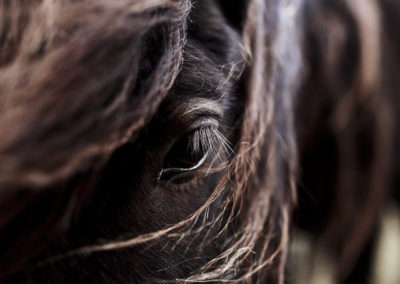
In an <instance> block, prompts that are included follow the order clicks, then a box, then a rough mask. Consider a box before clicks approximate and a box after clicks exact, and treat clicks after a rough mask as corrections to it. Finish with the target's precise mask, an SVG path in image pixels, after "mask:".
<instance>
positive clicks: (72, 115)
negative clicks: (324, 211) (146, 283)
mask: <svg viewBox="0 0 400 284" xmlns="http://www.w3.org/2000/svg"><path fill="white" fill-rule="evenodd" d="M199 1H202V0H199ZM220 2H222V1H220ZM303 2H304V3H303ZM317 2H318V1H302V0H289V1H278V0H268V1H264V0H249V1H245V3H246V5H245V6H246V9H245V15H244V17H243V18H244V20H243V21H242V22H241V23H240V31H241V39H239V38H238V39H237V40H238V41H240V45H241V47H242V50H241V57H240V58H238V59H237V61H234V62H230V64H229V66H223V68H225V69H224V72H225V73H224V74H225V77H224V78H223V79H221V80H220V82H219V85H220V87H221V88H222V87H223V86H225V85H228V84H230V82H231V81H234V82H240V84H242V85H243V86H242V87H243V94H241V96H242V97H243V101H244V106H243V108H241V113H240V114H239V115H238V116H239V123H238V124H239V127H238V128H239V131H238V139H237V141H236V143H235V144H234V145H231V146H232V153H230V154H229V155H230V159H229V162H228V163H227V164H225V165H224V168H223V170H222V172H221V178H220V179H219V182H218V183H217V185H216V186H215V189H214V190H213V192H212V193H211V194H210V196H209V198H208V200H207V201H206V202H205V203H204V204H203V205H202V206H200V208H197V210H195V211H194V212H193V213H192V214H190V216H188V217H187V218H185V219H183V220H181V221H180V222H178V223H175V224H169V225H167V224H166V225H165V227H164V228H162V229H161V230H157V231H155V232H149V233H145V234H140V235H138V236H134V237H131V236H119V237H118V238H116V239H110V240H102V241H98V242H95V243H91V244H87V245H84V246H79V247H75V248H71V249H70V250H68V251H66V252H65V251H64V252H57V253H55V254H52V255H45V257H44V258H43V255H42V254H41V253H42V251H43V250H44V248H45V245H46V241H49V242H50V241H52V240H54V239H57V238H59V237H60V236H62V235H64V234H66V233H67V232H68V230H69V228H70V226H71V224H72V223H73V222H74V221H75V220H76V219H77V218H78V216H79V214H80V213H81V211H82V210H83V208H84V207H85V205H86V203H87V201H88V199H89V196H90V195H91V194H92V191H94V189H95V187H96V186H97V185H98V183H99V181H101V178H100V177H101V175H102V173H103V171H104V169H105V168H106V167H107V166H108V165H109V162H110V160H111V159H112V157H113V156H114V155H115V153H116V151H118V149H120V148H121V147H124V146H125V145H130V144H134V143H135V142H136V141H137V139H138V137H140V136H141V135H142V134H143V133H145V132H146V127H147V125H148V124H149V123H150V121H151V120H152V118H153V117H154V116H155V115H156V113H157V111H158V110H159V109H160V107H161V105H162V103H163V101H164V100H165V98H166V97H167V95H168V94H169V92H171V90H173V89H174V87H175V85H176V82H177V80H178V78H179V76H180V75H181V73H182V72H183V71H182V70H183V66H184V65H185V63H186V62H188V61H190V60H191V59H192V58H194V57H196V55H195V54H192V53H191V50H190V45H189V44H188V41H187V38H188V36H189V35H188V33H189V30H190V29H189V28H188V26H190V24H191V13H192V11H193V9H195V8H196V5H197V3H195V1H189V0H118V1H107V0H97V1H90V0H82V1H56V0H24V1H6V2H4V3H2V4H1V5H0V15H1V16H0V17H1V21H2V22H1V26H0V32H1V33H0V131H1V133H2V134H3V135H2V139H1V140H0V159H1V163H0V238H1V239H2V240H3V242H2V243H3V244H6V245H1V247H0V252H1V255H2V256H1V258H0V279H2V277H7V276H8V275H12V274H14V273H16V272H18V271H19V270H21V269H23V268H24V267H27V266H29V265H31V266H32V265H33V266H34V269H43V268H45V267H46V266H49V265H52V264H54V263H58V262H63V261H65V260H66V259H71V258H74V257H88V256H91V255H94V254H96V253H101V252H106V251H115V250H122V249H127V248H132V247H135V246H143V245H149V246H151V245H153V244H154V243H157V242H159V241H160V240H163V241H165V240H167V242H173V243H174V244H179V243H180V242H182V240H183V239H184V238H193V239H196V238H202V240H201V242H199V243H198V247H206V246H207V245H208V244H210V243H212V242H213V241H214V240H215V239H223V240H224V245H223V249H222V251H221V252H220V253H219V255H218V256H216V257H213V258H212V259H210V260H208V261H206V262H205V263H204V264H202V265H201V267H200V268H196V269H195V270H194V271H193V273H192V274H191V275H189V276H187V277H186V278H183V279H157V280H159V281H166V282H176V281H177V282H214V281H220V282H229V283H231V282H244V281H250V282H251V281H252V280H254V281H256V282H257V283H258V282H259V283H284V272H285V263H286V256H287V247H288V241H289V233H290V225H291V221H290V220H291V215H292V208H293V207H294V204H295V203H296V200H297V193H296V190H297V189H296V183H297V181H298V178H299V176H301V174H302V172H301V171H302V170H303V169H300V172H299V166H298V164H299V161H298V153H297V152H298V149H299V152H300V154H302V153H303V152H306V150H304V149H306V148H307V146H308V145H307V143H306V142H304V141H307V137H309V136H312V134H310V133H308V132H307V131H311V130H309V129H317V128H318V127H317V126H316V127H314V128H313V127H309V128H307V130H304V129H305V128H306V127H307V123H309V125H312V124H313V123H315V122H314V120H315V117H310V116H311V115H309V114H308V111H309V110H310V108H311V107H307V105H306V103H305V102H308V101H314V102H316V105H317V104H318V103H319V102H320V101H321V100H322V99H321V98H320V97H318V94H320V93H321V92H322V93H323V92H327V93H328V95H327V97H328V100H329V102H330V104H331V105H330V106H329V109H330V113H331V117H330V118H329V119H330V121H333V122H332V124H331V130H332V133H333V134H332V136H333V137H334V138H333V139H334V141H335V142H336V144H335V145H336V146H337V149H336V150H337V154H338V162H337V168H336V169H335V170H336V173H337V176H336V177H337V182H336V183H335V185H334V186H335V194H334V197H335V200H336V201H335V204H336V205H335V206H336V207H335V208H336V209H334V210H333V211H332V212H334V213H333V214H332V215H331V216H330V217H331V218H330V221H329V224H328V225H327V226H326V227H325V228H324V230H323V232H322V233H321V235H322V237H321V239H322V241H321V245H326V244H328V245H329V244H331V243H334V244H335V248H338V251H339V252H338V255H337V256H335V257H337V258H338V259H339V260H338V261H337V262H338V263H339V264H338V267H339V268H338V271H340V273H339V274H340V275H346V273H348V271H346V270H347V269H349V267H351V266H352V265H353V264H354V262H355V258H356V257H357V255H358V254H359V253H360V251H361V247H362V246H363V244H364V243H365V241H366V236H368V234H369V233H370V230H371V228H372V227H373V226H374V224H375V221H376V219H377V217H378V215H379V209H380V208H381V205H382V203H383V198H384V196H385V195H386V193H387V188H386V187H385V186H384V185H385V184H386V179H387V178H388V175H389V172H390V168H391V167H392V165H391V160H390V153H391V151H392V143H393V142H392V140H393V137H392V136H391V133H392V131H393V130H392V124H393V122H392V119H393V110H392V109H391V107H390V104H389V98H388V96H384V95H380V94H381V92H382V90H383V89H384V87H385V86H384V84H383V82H381V75H380V73H381V71H382V70H380V69H383V63H382V61H381V55H382V50H381V46H380V45H379V42H380V40H379V36H380V34H381V30H380V29H379V27H380V23H381V19H380V16H379V14H378V12H377V11H378V10H379V8H378V7H376V6H377V5H378V4H377V3H375V1H370V2H368V1H361V0H360V1H354V3H353V2H352V1H338V2H340V4H332V3H331V2H332V1H322V2H323V3H322V4H319V3H317ZM328 2H329V4H327V3H328ZM355 2H357V4H355ZM361 2H362V3H361ZM367 2H368V4H367ZM235 3H236V2H235ZM358 3H361V4H360V5H361V6H362V5H365V6H363V8H362V9H361V10H362V11H361V10H359V7H360V5H358ZM331 6H333V7H331ZM320 13H321V14H320ZM325 15H328V17H327V18H324V16H325ZM342 18H344V20H343V19H342ZM327 19H328V20H327ZM347 24H349V26H350V27H351V28H348V27H347V26H345V25H347ZM356 30H357V31H356ZM371 32H372V33H371ZM322 34H328V35H330V36H332V37H333V38H330V37H329V36H328V41H327V42H326V43H324V44H323V43H322V42H324V39H321V38H319V36H320V35H322ZM354 38H357V43H356V44H354V43H353V42H351V41H352V40H353V39H354ZM346 44H347V45H349V46H350V48H348V49H346ZM336 48H337V49H339V50H341V51H342V52H339V53H338V54H336V53H335V51H336ZM353 49H356V50H357V52H359V53H357V54H356V56H355V57H353V56H352V54H350V56H349V54H347V53H346V52H352V51H353ZM316 50H317V51H318V52H315V51H316ZM348 50H350V51H348ZM316 53H317V54H319V55H320V57H319V58H315V54H316ZM349 57H350V58H351V60H354V61H350V63H349V64H345V65H346V66H349V65H351V64H352V63H355V66H357V67H354V70H353V71H352V72H350V71H349V72H348V73H350V79H348V78H344V77H345V76H346V75H348V74H347V73H346V74H345V75H343V74H342V73H341V71H342V69H340V68H341V66H338V65H339V63H338V62H343V61H341V59H342V58H349ZM316 62H317V63H316ZM313 64H314V65H313ZM321 70H322V71H321ZM206 79H207V78H206ZM210 80H211V79H210ZM207 83H208V82H205V83H204V84H207ZM335 84H342V85H335ZM327 90H329V91H327ZM366 123H367V124H368V123H371V124H372V127H371V126H370V125H365V124H366ZM363 127H364V128H363ZM360 129H361V130H360ZM362 130H365V132H363V133H360V131H362ZM221 136H222V134H221ZM360 136H361V137H367V140H368V141H369V143H370V144H371V145H372V146H371V147H370V148H371V149H373V151H372V153H371V154H370V156H369V159H368V161H367V162H365V164H366V166H365V167H362V166H361V165H360V163H362V162H363V161H364V160H362V157H361V156H362V155H363V154H364V153H359V152H357V147H358V144H359V143H360V141H359V140H358V139H359V138H358V137H360ZM220 139H223V138H220ZM357 143H358V144H357ZM369 150H370V149H369V148H367V150H366V151H367V152H368V151H369ZM225 151H226V150H225ZM228 151H229V150H228ZM360 160H362V161H361V162H360ZM300 162H301V161H300ZM305 170H306V169H305ZM361 190H364V191H361ZM360 192H363V194H365V195H364V196H365V197H364V198H363V200H361V201H359V200H358V196H359V194H360ZM35 208H41V212H43V213H40V214H38V215H35V216H30V217H29V218H28V216H29V214H30V212H31V211H32V210H34V209H35ZM210 208H219V210H217V211H216V214H211V215H212V216H211V217H210V216H209V215H208V213H209V211H210ZM340 208H345V209H344V210H340ZM349 214H350V215H351V216H354V217H352V218H348V216H349ZM360 220H364V221H363V222H358V221H360ZM354 224H356V227H354V228H353V229H352V230H349V227H351V226H353V225H354ZM232 227H234V229H232ZM210 232H214V233H213V234H212V237H208V238H207V236H211V233H210ZM27 233H29V234H30V236H29V237H27V236H26V234H27ZM338 238H340V239H342V240H346V241H345V242H346V243H340V242H338V241H337V239H338ZM28 251H29V253H28Z"/></svg>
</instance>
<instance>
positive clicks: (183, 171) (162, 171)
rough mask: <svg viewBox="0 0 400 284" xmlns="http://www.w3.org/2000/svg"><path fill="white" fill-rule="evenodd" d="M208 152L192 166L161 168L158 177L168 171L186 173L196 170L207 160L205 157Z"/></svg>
mask: <svg viewBox="0 0 400 284" xmlns="http://www.w3.org/2000/svg"><path fill="white" fill-rule="evenodd" d="M208 153H209V152H207V153H206V154H204V156H203V157H202V158H201V159H200V160H199V161H198V162H197V164H196V165H194V166H193V167H191V168H168V169H162V170H161V172H160V174H159V177H158V179H161V177H162V176H163V175H164V174H169V173H173V172H176V173H187V172H191V171H194V170H197V169H198V168H200V167H201V166H202V165H203V164H204V163H205V161H206V160H207V158H208Z"/></svg>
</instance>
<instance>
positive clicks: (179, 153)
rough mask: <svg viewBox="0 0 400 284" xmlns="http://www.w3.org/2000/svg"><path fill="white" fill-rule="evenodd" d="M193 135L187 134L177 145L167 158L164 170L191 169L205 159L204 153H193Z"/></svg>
mask: <svg viewBox="0 0 400 284" xmlns="http://www.w3.org/2000/svg"><path fill="white" fill-rule="evenodd" d="M192 135H193V132H191V133H189V134H186V135H185V136H184V137H182V138H181V139H179V140H178V141H177V142H176V143H175V145H174V146H173V147H172V148H171V150H170V151H169V152H168V154H167V156H166V158H165V161H164V166H163V168H164V169H171V168H177V169H179V168H182V169H189V168H191V167H193V166H195V165H196V164H197V163H198V162H199V161H200V160H201V158H203V156H204V155H205V153H203V151H193V149H192V147H191V143H192V142H191V136H192Z"/></svg>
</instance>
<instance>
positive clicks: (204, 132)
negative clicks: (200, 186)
mask: <svg viewBox="0 0 400 284" xmlns="http://www.w3.org/2000/svg"><path fill="white" fill-rule="evenodd" d="M182 151H184V155H183V156H182ZM231 153H232V149H231V147H230V145H229V142H228V141H227V139H226V138H225V136H224V135H223V134H222V133H221V132H220V131H219V130H218V129H217V128H216V127H215V126H203V127H199V128H197V129H196V130H194V131H192V132H190V133H188V134H186V135H185V136H184V137H182V138H181V139H179V140H178V142H177V143H175V145H174V146H173V147H172V148H171V150H170V152H169V153H168V154H167V157H166V160H165V162H164V166H163V169H162V170H161V172H160V174H159V177H158V180H159V182H160V181H164V182H167V183H171V182H174V181H175V180H177V179H180V178H184V177H187V176H190V175H192V174H193V173H194V172H195V171H197V170H199V169H201V168H203V166H204V165H205V164H206V161H209V160H210V159H212V160H211V161H210V162H209V163H207V164H208V165H209V168H208V169H207V172H206V175H207V174H208V173H210V170H211V169H214V170H218V169H217V168H214V166H215V164H218V167H220V166H223V164H224V163H225V161H226V160H227V158H228V157H229V155H230V154H231ZM187 156H190V157H189V159H187V160H186V161H185V162H182V160H184V159H182V160H180V158H182V157H184V158H186V157H187ZM192 158H193V159H192ZM170 160H172V162H171V161H170ZM179 162H182V164H185V163H186V162H187V164H186V165H188V166H186V167H185V166H174V163H175V165H179ZM171 165H172V166H171Z"/></svg>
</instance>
